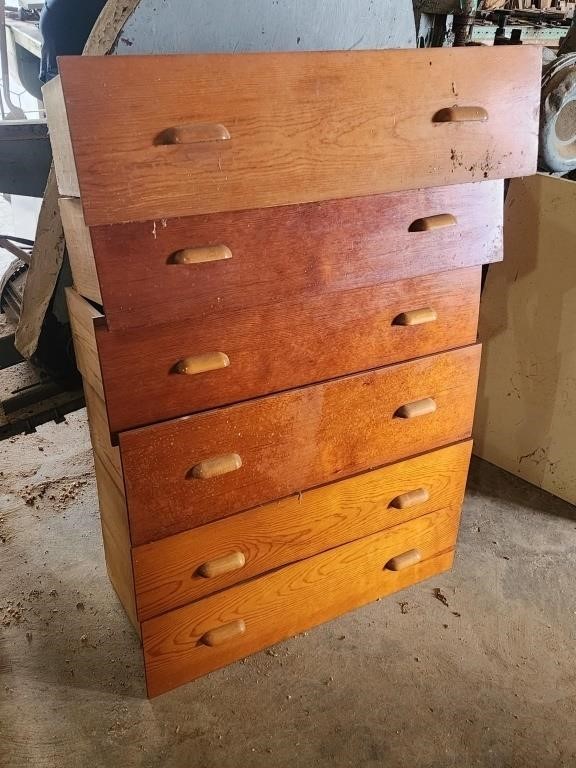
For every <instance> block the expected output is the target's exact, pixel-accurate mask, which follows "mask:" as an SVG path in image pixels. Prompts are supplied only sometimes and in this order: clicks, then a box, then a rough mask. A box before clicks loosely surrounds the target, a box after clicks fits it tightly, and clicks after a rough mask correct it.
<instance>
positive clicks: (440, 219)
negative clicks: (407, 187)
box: [408, 213, 458, 232]
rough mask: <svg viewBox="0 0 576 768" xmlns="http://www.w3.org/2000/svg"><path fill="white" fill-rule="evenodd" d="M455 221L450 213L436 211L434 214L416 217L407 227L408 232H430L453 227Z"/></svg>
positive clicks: (456, 221) (454, 217)
mask: <svg viewBox="0 0 576 768" xmlns="http://www.w3.org/2000/svg"><path fill="white" fill-rule="evenodd" d="M457 223H458V220H457V218H456V216H453V215H452V214H451V213H438V214H436V216H424V218H422V219H416V221H413V222H412V224H410V226H409V227H408V232H432V231H433V230H434V229H445V228H446V227H455V226H456V224H457Z"/></svg>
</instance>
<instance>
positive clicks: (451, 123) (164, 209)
mask: <svg viewBox="0 0 576 768" xmlns="http://www.w3.org/2000/svg"><path fill="white" fill-rule="evenodd" d="M59 65H60V74H61V83H60V82H57V83H54V84H49V86H48V88H47V89H45V96H46V99H47V100H48V103H49V115H50V114H52V115H53V118H50V117H49V121H50V120H51V119H52V120H54V122H56V124H62V123H63V122H64V123H65V122H66V121H65V120H64V121H63V120H62V118H61V115H62V114H63V113H64V114H65V115H66V116H67V123H68V126H69V129H70V136H71V144H72V145H73V148H74V149H73V153H74V158H73V159H72V158H70V157H68V158H66V159H63V158H60V157H58V156H57V157H56V170H57V174H58V176H59V179H60V191H61V192H62V193H63V194H65V195H72V196H78V195H79V194H81V196H82V201H83V206H84V215H85V219H86V223H87V224H88V225H89V226H93V225H97V224H112V223H116V222H119V221H134V220H140V221H145V220H157V226H161V219H163V218H173V217H175V216H187V215H191V214H199V213H211V212H216V211H230V210H243V209H249V208H268V207H273V206H280V205H289V204H293V203H303V202H312V201H320V200H329V199H340V198H346V197H357V196H362V195H374V194H377V193H383V192H390V191H395V190H401V189H413V188H417V187H433V186H441V185H444V184H461V183H464V182H468V181H482V180H484V179H498V178H506V177H510V176H522V175H526V174H529V173H533V172H534V157H535V156H536V152H537V144H538V115H539V109H538V107H539V90H540V68H541V53H540V51H539V50H537V49H535V48H529V47H521V46H509V47H499V48H497V49H492V50H491V49H486V48H483V47H477V48H470V49H462V48H442V49H428V50H426V51H425V52H424V51H348V52H326V53H300V54H299V53H296V54H293V53H292V54H282V53H279V54H266V55H262V54H244V55H242V56H237V55H234V54H232V55H195V56H191V55H186V56H130V57H127V56H110V57H104V58H100V57H89V56H86V57H82V58H77V57H63V58H62V59H61V60H60V62H59ZM86 83H98V88H94V89H90V94H89V97H87V92H86ZM62 92H63V94H64V96H63V98H62ZM50 104H51V106H50ZM518 115H522V119H518ZM64 146H66V143H65V142H64ZM74 165H75V168H76V173H77V182H78V183H77V184H76V183H75V180H74V177H73V173H72V170H73V168H74ZM59 167H61V168H62V167H63V168H64V169H65V171H66V172H64V171H63V172H61V173H58V168H59Z"/></svg>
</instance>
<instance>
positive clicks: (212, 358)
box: [175, 352, 230, 376]
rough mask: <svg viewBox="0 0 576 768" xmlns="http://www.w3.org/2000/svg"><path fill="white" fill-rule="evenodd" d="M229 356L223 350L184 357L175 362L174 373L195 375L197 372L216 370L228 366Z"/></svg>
mask: <svg viewBox="0 0 576 768" xmlns="http://www.w3.org/2000/svg"><path fill="white" fill-rule="evenodd" d="M229 365H230V358H229V357H228V355H225V354H224V352H208V353H206V354H205V355H196V356H193V357H185V358H184V359H183V360H180V362H178V363H176V367H175V370H176V373H181V374H183V375H184V376H195V375H196V374H197V373H206V372H207V371H217V370H219V369H220V368H228V366H229Z"/></svg>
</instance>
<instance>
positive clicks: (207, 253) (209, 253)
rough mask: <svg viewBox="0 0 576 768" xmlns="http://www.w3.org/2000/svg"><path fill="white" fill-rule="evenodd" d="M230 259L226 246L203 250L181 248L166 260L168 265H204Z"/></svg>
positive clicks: (230, 252)
mask: <svg viewBox="0 0 576 768" xmlns="http://www.w3.org/2000/svg"><path fill="white" fill-rule="evenodd" d="M231 258H232V251H231V250H230V248H228V246H227V245H208V246H205V247H203V248H182V250H180V251H176V253H173V254H172V255H171V256H170V257H169V258H168V264H205V263H206V262H209V261H224V260H225V259H231Z"/></svg>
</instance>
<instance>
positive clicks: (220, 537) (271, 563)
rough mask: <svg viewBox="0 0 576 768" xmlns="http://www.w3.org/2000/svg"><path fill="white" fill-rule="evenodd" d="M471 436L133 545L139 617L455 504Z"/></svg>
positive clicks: (457, 504) (458, 501) (461, 493)
mask: <svg viewBox="0 0 576 768" xmlns="http://www.w3.org/2000/svg"><path fill="white" fill-rule="evenodd" d="M471 448H472V441H471V440H467V441H466V442H463V443H456V444H455V445H449V446H447V447H446V448H440V449H439V450H437V451H431V452H430V453H426V454H423V455H422V456H416V457H414V458H412V459H407V460H406V461H401V462H399V463H398V464H391V465H390V466H388V467H383V468H381V469H376V470H373V471H372V472H364V473H363V474H361V475H354V477H349V478H346V479H345V480H339V481H338V482H336V483H330V485H324V486H321V487H320V488H314V489H312V490H310V491H304V492H303V493H300V494H298V495H293V496H289V497H288V498H286V499H282V500H281V501H275V502H272V503H270V504H264V505H263V506H261V507H256V508H255V509H250V510H248V511H247V512H240V513H239V514H237V515H233V516H232V517H228V518H227V519H226V520H217V521H215V522H213V523H209V524H208V525H204V526H202V527H200V528H193V529H192V530H190V531H185V532H183V533H179V534H177V535H176V536H168V537H166V538H164V539H160V540H159V541H154V542H151V543H150V544H144V545H142V546H140V547H135V548H134V549H133V550H132V562H133V565H134V586H135V590H136V602H137V605H138V615H139V617H140V620H141V621H144V620H145V619H150V618H152V617H153V616H158V615H159V614H161V613H165V612H166V611H168V610H172V609H174V608H178V607H179V606H182V605H186V604H187V603H190V602H191V601H193V600H198V599H199V598H202V597H206V596H207V595H211V594H213V593H214V592H219V591H220V590H222V589H225V588H228V587H231V586H233V585H234V584H238V583H239V582H242V581H247V580H248V579H251V578H253V577H254V576H258V575H260V574H262V573H266V572H267V571H272V570H273V569H275V568H278V567H280V566H283V565H287V564H288V563H293V562H296V561H298V560H303V559H304V558H306V557H311V556H313V555H316V554H318V553H319V552H324V551H326V550H328V549H332V548H333V547H337V546H340V545H342V544H346V543H347V542H350V541H354V540H355V539H360V538H362V537H363V536H369V535H371V534H373V533H377V532H379V531H382V530H385V529H387V528H392V527H393V526H395V525H399V524H400V523H405V522H407V521H408V520H412V519H413V518H415V517H422V515H426V514H428V513H430V512H434V511H436V510H439V509H446V508H449V509H459V508H460V505H461V504H462V498H463V496H464V487H465V485H466V476H467V474H468V464H469V461H470V451H471Z"/></svg>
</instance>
